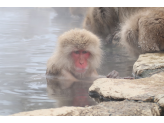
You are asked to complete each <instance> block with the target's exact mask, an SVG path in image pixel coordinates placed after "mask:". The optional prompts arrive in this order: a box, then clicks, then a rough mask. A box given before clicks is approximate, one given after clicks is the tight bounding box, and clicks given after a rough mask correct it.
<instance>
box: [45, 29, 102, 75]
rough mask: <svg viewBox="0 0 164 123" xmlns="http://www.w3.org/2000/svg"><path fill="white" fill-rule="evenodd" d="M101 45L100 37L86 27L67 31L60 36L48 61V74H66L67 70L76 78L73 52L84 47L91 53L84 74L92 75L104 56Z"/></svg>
mask: <svg viewBox="0 0 164 123" xmlns="http://www.w3.org/2000/svg"><path fill="white" fill-rule="evenodd" d="M100 47H101V43H100V40H99V38H98V37H97V36H96V35H94V34H93V33H91V32H89V31H87V30H85V29H72V30H70V31H68V32H65V33H64V34H62V35H61V36H60V37H59V38H58V41H57V48H56V51H55V52H54V54H53V55H52V56H51V57H50V59H49V60H48V62H47V74H54V75H58V76H64V75H63V74H64V73H62V72H63V71H65V73H69V74H73V76H75V78H76V73H74V68H73V67H74V64H73V60H72V58H71V53H72V52H73V51H74V50H81V49H83V50H86V51H89V52H90V54H91V57H90V58H89V59H88V64H89V69H88V71H87V72H86V73H85V75H84V76H85V77H86V76H87V77H90V76H91V74H93V72H96V68H98V67H99V65H100V62H101V56H102V50H101V48H100Z"/></svg>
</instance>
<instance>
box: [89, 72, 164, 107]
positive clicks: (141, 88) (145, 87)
mask: <svg viewBox="0 0 164 123" xmlns="http://www.w3.org/2000/svg"><path fill="white" fill-rule="evenodd" d="M89 92H90V93H97V94H98V95H99V96H100V97H102V96H103V98H105V99H106V98H107V99H108V100H115V101H116V100H125V99H127V100H133V101H141V102H153V103H155V102H157V103H159V104H160V106H161V108H164V105H163V104H164V103H163V96H162V95H163V94H164V72H161V73H158V74H155V75H153V76H151V77H148V78H142V79H134V80H127V79H111V78H101V79H98V80H96V81H94V83H93V84H92V86H91V87H90V88H89ZM161 94H162V95H161ZM159 98H160V99H159Z"/></svg>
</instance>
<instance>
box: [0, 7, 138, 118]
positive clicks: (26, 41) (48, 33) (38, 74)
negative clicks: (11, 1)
mask: <svg viewBox="0 0 164 123" xmlns="http://www.w3.org/2000/svg"><path fill="white" fill-rule="evenodd" d="M66 12H68V11H66ZM66 15H68V16H65V17H63V16H62V14H61V15H58V14H57V13H56V12H55V10H54V9H52V8H0V78H1V79H0V85H1V87H0V115H11V114H14V113H18V112H23V111H31V110H37V109H45V108H57V107H61V106H85V105H95V104H96V102H95V101H94V100H93V99H91V98H90V97H89V96H88V88H89V87H90V85H91V84H92V83H86V82H79V83H77V82H76V83H69V82H57V81H56V82H55V81H54V80H53V81H51V80H49V81H48V83H47V81H46V78H45V72H46V62H47V60H48V58H49V57H50V56H51V55H52V53H53V51H54V49H55V44H56V41H57V37H58V36H59V35H60V34H61V33H63V32H65V31H67V30H69V29H72V28H75V27H77V28H81V27H82V26H81V25H82V20H83V19H82V18H80V17H76V16H71V15H69V13H68V14H66ZM103 48H104V51H105V53H106V54H105V55H104V59H103V63H102V66H101V68H100V69H99V70H98V71H99V73H100V74H101V75H106V74H108V73H109V72H110V71H112V70H113V69H115V70H117V71H119V72H120V76H129V75H131V71H132V65H133V63H134V61H135V60H134V59H130V57H129V56H127V54H126V53H125V52H124V49H120V48H118V47H112V48H109V46H104V47H103ZM105 56H106V57H105Z"/></svg>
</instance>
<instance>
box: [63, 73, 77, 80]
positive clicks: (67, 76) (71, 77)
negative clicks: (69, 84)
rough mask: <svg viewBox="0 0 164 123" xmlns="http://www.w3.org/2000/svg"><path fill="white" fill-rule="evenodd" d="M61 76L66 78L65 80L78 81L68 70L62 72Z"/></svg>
mask: <svg viewBox="0 0 164 123" xmlns="http://www.w3.org/2000/svg"><path fill="white" fill-rule="evenodd" d="M61 74H62V75H61V76H62V77H64V79H68V80H71V81H78V80H77V79H76V78H75V77H74V76H73V75H72V74H71V73H70V72H68V71H66V70H62V71H61Z"/></svg>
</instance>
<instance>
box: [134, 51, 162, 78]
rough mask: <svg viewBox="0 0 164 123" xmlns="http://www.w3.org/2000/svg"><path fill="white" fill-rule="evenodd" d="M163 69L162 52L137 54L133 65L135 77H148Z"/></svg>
mask: <svg viewBox="0 0 164 123" xmlns="http://www.w3.org/2000/svg"><path fill="white" fill-rule="evenodd" d="M163 71H164V53H146V54H142V55H140V56H139V58H138V60H137V61H136V62H135V64H134V65H133V74H134V75H135V77H136V78H145V77H150V76H152V75H153V74H156V73H159V72H163Z"/></svg>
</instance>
